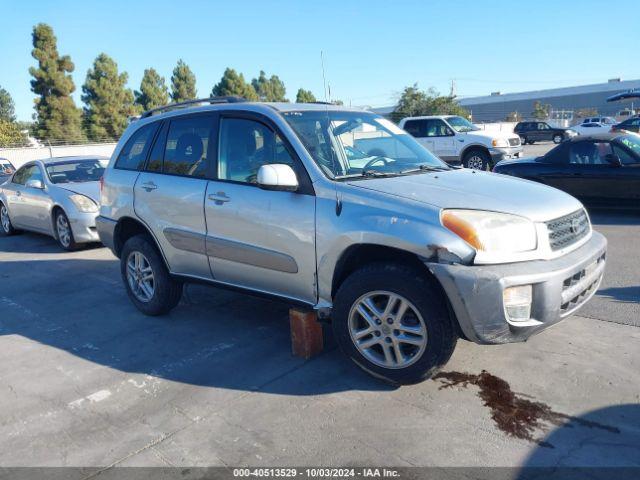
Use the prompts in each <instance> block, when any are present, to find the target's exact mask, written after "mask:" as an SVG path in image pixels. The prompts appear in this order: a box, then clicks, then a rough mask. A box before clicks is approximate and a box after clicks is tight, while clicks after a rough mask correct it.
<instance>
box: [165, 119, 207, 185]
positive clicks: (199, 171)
mask: <svg viewBox="0 0 640 480" xmlns="http://www.w3.org/2000/svg"><path fill="white" fill-rule="evenodd" d="M212 127H213V119H212V117H210V116H206V115H194V116H191V117H182V118H178V119H176V120H172V121H171V125H170V127H169V132H168V133H167V143H166V147H165V150H164V161H163V164H162V173H168V174H173V175H185V176H188V177H200V178H202V177H206V176H207V169H208V162H207V150H208V148H209V138H210V137H211V130H212Z"/></svg>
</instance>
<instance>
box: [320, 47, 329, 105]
mask: <svg viewBox="0 0 640 480" xmlns="http://www.w3.org/2000/svg"><path fill="white" fill-rule="evenodd" d="M320 65H321V66H322V83H323V84H324V101H325V102H329V101H330V99H331V87H330V86H329V85H328V84H327V77H326V76H325V73H324V52H323V51H322V50H320Z"/></svg>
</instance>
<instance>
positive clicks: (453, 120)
mask: <svg viewBox="0 0 640 480" xmlns="http://www.w3.org/2000/svg"><path fill="white" fill-rule="evenodd" d="M446 120H447V122H448V123H449V125H451V128H453V129H454V130H455V131H456V132H460V133H465V132H473V131H475V130H480V129H479V128H478V127H476V126H475V125H474V124H473V123H471V122H470V121H469V120H467V119H466V118H462V117H447V118H446Z"/></svg>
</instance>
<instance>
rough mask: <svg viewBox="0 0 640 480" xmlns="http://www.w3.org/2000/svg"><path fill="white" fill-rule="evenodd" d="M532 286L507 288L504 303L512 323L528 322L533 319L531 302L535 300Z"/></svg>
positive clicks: (503, 297) (504, 292)
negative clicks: (530, 318)
mask: <svg viewBox="0 0 640 480" xmlns="http://www.w3.org/2000/svg"><path fill="white" fill-rule="evenodd" d="M532 292H533V289H532V288H531V285H520V286H518V287H509V288H505V289H504V291H503V292H502V301H503V303H504V310H505V313H506V315H507V319H508V320H509V321H510V322H526V321H527V320H529V317H531V300H532V298H533V293H532Z"/></svg>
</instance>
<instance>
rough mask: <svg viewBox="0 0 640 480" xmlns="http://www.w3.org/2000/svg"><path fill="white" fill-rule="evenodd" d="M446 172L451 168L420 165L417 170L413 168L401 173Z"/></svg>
mask: <svg viewBox="0 0 640 480" xmlns="http://www.w3.org/2000/svg"><path fill="white" fill-rule="evenodd" d="M445 170H449V168H445V167H439V166H438V165H428V164H426V163H423V164H422V165H418V167H417V168H412V169H410V170H403V171H402V172H400V173H413V172H443V171H445Z"/></svg>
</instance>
